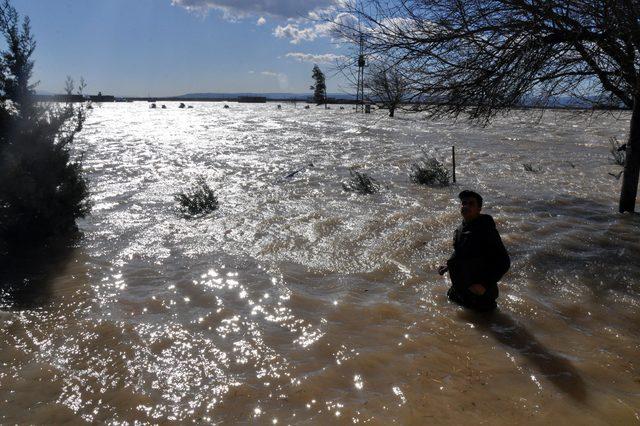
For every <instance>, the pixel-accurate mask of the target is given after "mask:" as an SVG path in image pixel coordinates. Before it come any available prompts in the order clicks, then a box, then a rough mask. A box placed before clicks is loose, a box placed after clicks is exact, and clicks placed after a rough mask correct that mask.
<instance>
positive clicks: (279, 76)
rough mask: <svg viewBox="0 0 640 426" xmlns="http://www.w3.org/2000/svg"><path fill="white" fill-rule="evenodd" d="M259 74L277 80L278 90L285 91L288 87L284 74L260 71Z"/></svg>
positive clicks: (287, 80) (287, 78)
mask: <svg viewBox="0 0 640 426" xmlns="http://www.w3.org/2000/svg"><path fill="white" fill-rule="evenodd" d="M260 74H262V75H265V76H267V77H273V78H275V79H277V80H278V86H279V87H280V89H287V88H288V87H289V77H288V76H287V75H286V74H283V73H280V72H274V71H262V72H261V73H260Z"/></svg>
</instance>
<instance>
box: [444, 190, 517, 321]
mask: <svg viewBox="0 0 640 426" xmlns="http://www.w3.org/2000/svg"><path fill="white" fill-rule="evenodd" d="M458 197H459V198H460V213H461V214H462V218H463V221H462V224H461V225H460V226H459V227H458V229H456V230H455V232H454V234H453V249H454V251H453V254H452V255H451V257H450V258H449V260H447V264H446V266H440V267H439V268H438V273H439V274H440V275H444V274H445V273H446V272H447V271H448V272H449V276H450V277H451V288H450V289H449V291H448V292H447V296H448V297H449V299H450V300H451V301H453V302H456V303H458V304H460V305H462V306H465V307H467V308H470V309H474V310H477V311H491V310H493V309H495V307H496V299H497V298H498V281H500V278H502V276H503V275H504V274H505V273H506V272H507V271H508V270H509V266H510V265H511V261H510V259H509V254H508V253H507V250H506V249H505V247H504V244H502V240H501V239H500V234H498V230H497V229H496V224H495V222H494V221H493V218H492V217H491V216H489V215H486V214H481V213H480V211H481V210H482V197H481V196H480V194H478V193H476V192H473V191H466V190H465V191H462V192H461V193H460V194H459V195H458Z"/></svg>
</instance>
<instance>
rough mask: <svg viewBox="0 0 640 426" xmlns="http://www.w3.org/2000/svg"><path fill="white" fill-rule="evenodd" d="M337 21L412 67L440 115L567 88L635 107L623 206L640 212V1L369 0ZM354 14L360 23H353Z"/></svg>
mask: <svg viewBox="0 0 640 426" xmlns="http://www.w3.org/2000/svg"><path fill="white" fill-rule="evenodd" d="M344 4H346V6H345V7H346V10H342V11H341V13H342V14H343V16H344V13H348V14H350V15H351V16H353V17H354V18H355V19H352V20H345V19H342V20H340V21H339V22H336V23H335V25H336V31H337V32H339V33H340V34H341V35H342V37H344V38H347V39H350V40H351V41H353V42H354V43H358V42H359V41H360V35H361V34H365V35H366V38H365V40H366V51H367V53H368V54H374V55H380V56H384V57H386V58H387V60H388V61H389V62H390V63H396V64H402V67H403V69H406V70H408V71H409V74H408V75H409V76H410V86H411V93H413V94H415V96H416V97H418V99H420V100H421V101H425V100H428V101H429V102H430V104H429V106H428V110H429V111H430V112H431V113H432V114H434V115H441V114H451V115H454V116H457V115H459V114H467V115H468V116H469V117H470V118H472V119H475V120H480V121H482V122H483V123H487V122H488V121H489V120H490V119H491V118H492V117H494V116H495V115H496V114H497V113H499V112H501V111H506V110H508V109H509V108H512V107H515V106H520V105H523V104H528V105H533V106H538V107H541V108H544V107H548V106H551V105H553V104H554V103H556V102H558V98H559V97H562V96H570V97H572V98H577V99H581V100H582V102H584V104H585V105H587V104H588V105H592V106H608V107H625V108H628V109H631V110H632V111H633V112H632V116H631V125H630V132H629V140H628V144H627V154H626V161H625V168H624V179H623V183H622V190H621V194H620V205H619V209H620V212H632V211H634V208H635V200H636V195H637V190H638V177H639V173H640V1H638V0H465V1H460V0H398V1H397V2H388V1H386V0H362V1H359V2H346V3H344ZM353 22H355V23H356V24H353Z"/></svg>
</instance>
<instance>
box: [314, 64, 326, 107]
mask: <svg viewBox="0 0 640 426" xmlns="http://www.w3.org/2000/svg"><path fill="white" fill-rule="evenodd" d="M312 78H313V80H314V81H315V84H314V85H313V86H311V88H310V89H311V90H313V100H314V102H315V103H316V105H322V104H325V107H326V104H327V84H326V81H325V77H324V73H323V72H322V70H320V67H319V66H318V65H314V66H313V74H312Z"/></svg>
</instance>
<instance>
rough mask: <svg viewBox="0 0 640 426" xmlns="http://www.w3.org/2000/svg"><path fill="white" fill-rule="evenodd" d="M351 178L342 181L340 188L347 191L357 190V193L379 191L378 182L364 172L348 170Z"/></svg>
mask: <svg viewBox="0 0 640 426" xmlns="http://www.w3.org/2000/svg"><path fill="white" fill-rule="evenodd" d="M349 173H350V174H351V178H349V180H348V181H346V182H342V188H343V189H344V190H345V191H347V192H357V193H359V194H375V193H376V192H378V191H380V184H379V183H378V181H376V180H375V179H374V178H372V177H371V176H369V175H368V174H366V173H360V172H357V171H355V170H349Z"/></svg>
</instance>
